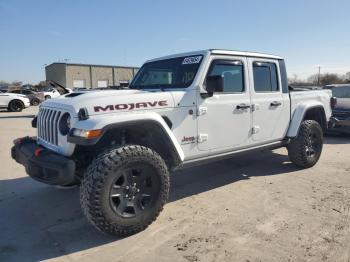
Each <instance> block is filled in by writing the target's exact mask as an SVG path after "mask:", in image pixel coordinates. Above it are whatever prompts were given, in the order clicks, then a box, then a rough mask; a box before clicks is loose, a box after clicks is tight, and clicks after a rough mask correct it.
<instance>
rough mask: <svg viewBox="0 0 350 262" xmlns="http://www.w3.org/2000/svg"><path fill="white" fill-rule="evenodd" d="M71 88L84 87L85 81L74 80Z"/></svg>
mask: <svg viewBox="0 0 350 262" xmlns="http://www.w3.org/2000/svg"><path fill="white" fill-rule="evenodd" d="M73 87H85V81H84V80H74V81H73Z"/></svg>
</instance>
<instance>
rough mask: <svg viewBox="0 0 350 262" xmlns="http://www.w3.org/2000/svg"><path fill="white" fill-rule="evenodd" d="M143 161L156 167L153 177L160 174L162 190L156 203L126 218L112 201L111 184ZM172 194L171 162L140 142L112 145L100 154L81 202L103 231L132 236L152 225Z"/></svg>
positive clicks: (86, 179) (89, 170) (84, 183)
mask: <svg viewBox="0 0 350 262" xmlns="http://www.w3.org/2000/svg"><path fill="white" fill-rule="evenodd" d="M139 164H142V165H149V166H150V168H152V170H155V172H153V173H152V176H153V175H154V176H155V177H157V181H158V182H157V183H155V184H157V185H159V189H158V186H157V192H158V193H157V194H156V196H155V197H154V200H153V201H154V202H152V204H149V206H147V207H144V209H143V210H142V212H140V213H138V215H135V216H134V217H128V218H125V217H123V216H122V215H118V214H117V213H116V211H115V210H114V209H113V208H112V205H111V204H110V197H111V195H110V194H111V193H110V192H111V191H110V190H112V189H111V186H112V187H114V185H115V184H114V182H113V181H114V180H113V179H117V177H118V176H119V177H121V175H120V174H121V172H122V173H123V174H124V173H125V169H126V170H129V169H131V168H130V167H133V166H137V165H139ZM153 168H154V169H153ZM123 170H124V171H123ZM158 179H159V180H158ZM152 183H153V182H152ZM168 195H169V171H168V168H167V165H166V164H165V162H164V160H163V159H162V158H161V156H160V155H159V154H158V153H156V152H155V151H153V150H151V149H149V148H147V147H144V146H138V145H128V146H123V147H119V148H112V147H110V148H108V149H106V150H105V151H104V152H102V153H100V154H99V155H98V156H97V157H96V158H95V159H94V160H93V161H92V163H91V164H90V166H89V167H88V168H87V170H86V172H85V174H84V177H83V180H82V183H81V186H80V203H81V207H82V210H83V212H84V214H85V216H86V217H87V219H88V220H89V221H90V222H91V223H92V224H93V225H94V226H95V227H96V228H97V229H99V230H100V231H102V232H104V233H107V234H111V235H117V236H128V235H132V234H135V233H137V232H139V231H142V230H144V229H145V228H146V227H148V226H149V225H150V224H151V223H152V222H153V221H154V220H155V219H156V218H157V217H158V215H159V213H160V212H161V211H162V209H163V206H164V204H165V203H166V201H167V198H168ZM135 214H136V212H135Z"/></svg>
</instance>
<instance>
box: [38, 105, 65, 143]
mask: <svg viewBox="0 0 350 262" xmlns="http://www.w3.org/2000/svg"><path fill="white" fill-rule="evenodd" d="M61 115H62V113H61V111H58V110H54V109H49V108H40V111H39V114H38V138H39V139H41V140H43V141H45V142H47V143H50V144H52V145H56V146H57V145H58V122H59V119H60V116H61Z"/></svg>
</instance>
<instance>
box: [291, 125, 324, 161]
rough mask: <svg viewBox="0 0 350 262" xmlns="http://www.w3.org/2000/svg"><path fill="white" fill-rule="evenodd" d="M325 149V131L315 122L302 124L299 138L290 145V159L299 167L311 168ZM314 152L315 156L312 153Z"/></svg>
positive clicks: (294, 139)
mask: <svg viewBox="0 0 350 262" xmlns="http://www.w3.org/2000/svg"><path fill="white" fill-rule="evenodd" d="M322 148H323V131H322V128H321V126H320V124H319V123H318V122H316V121H314V120H305V121H303V122H302V123H301V125H300V129H299V133H298V135H297V137H295V138H293V139H292V140H291V142H290V143H289V144H288V146H287V149H288V156H289V159H290V160H291V161H292V162H293V163H294V164H296V165H297V166H300V167H303V168H309V167H312V166H314V165H315V164H316V163H317V161H318V160H319V158H320V156H321V153H322ZM311 151H313V154H311V153H310V152H311Z"/></svg>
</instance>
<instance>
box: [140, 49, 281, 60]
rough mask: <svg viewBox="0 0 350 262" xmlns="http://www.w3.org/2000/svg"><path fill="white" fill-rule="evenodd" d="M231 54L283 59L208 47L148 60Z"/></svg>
mask: <svg viewBox="0 0 350 262" xmlns="http://www.w3.org/2000/svg"><path fill="white" fill-rule="evenodd" d="M210 54H215V55H231V56H246V57H259V58H269V59H278V60H281V59H283V58H282V57H280V56H276V55H271V54H264V53H258V52H247V51H235V50H227V49H206V50H199V51H193V52H186V53H179V54H174V55H169V56H163V57H159V58H155V59H151V60H148V61H147V62H152V61H157V60H163V59H170V58H176V57H181V56H193V55H210Z"/></svg>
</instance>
